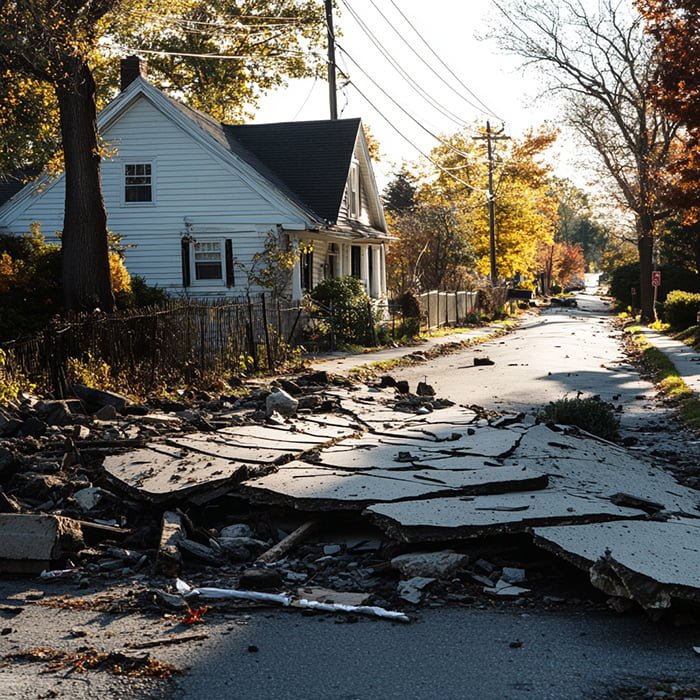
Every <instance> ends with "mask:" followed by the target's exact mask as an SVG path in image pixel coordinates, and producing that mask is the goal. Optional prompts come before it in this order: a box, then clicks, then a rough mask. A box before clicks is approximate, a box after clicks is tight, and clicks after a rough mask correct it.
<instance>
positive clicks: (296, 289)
mask: <svg viewBox="0 0 700 700" xmlns="http://www.w3.org/2000/svg"><path fill="white" fill-rule="evenodd" d="M291 243H292V251H293V252H294V267H293V268H292V301H301V298H302V296H303V294H302V291H301V259H300V258H299V239H298V238H297V237H296V236H294V237H293V238H292V241H291Z"/></svg>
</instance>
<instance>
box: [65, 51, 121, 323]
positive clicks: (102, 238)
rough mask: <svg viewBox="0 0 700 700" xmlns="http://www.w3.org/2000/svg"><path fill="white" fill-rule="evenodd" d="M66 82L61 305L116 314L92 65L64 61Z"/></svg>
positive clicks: (79, 61) (77, 309) (75, 59)
mask: <svg viewBox="0 0 700 700" xmlns="http://www.w3.org/2000/svg"><path fill="white" fill-rule="evenodd" d="M64 66H65V68H66V72H67V79H66V80H65V81H61V84H59V85H57V86H56V96H57V97H58V105H59V109H60V115H61V136H62V139H63V153H64V159H65V181H66V210H65V217H64V221H63V239H62V266H63V301H64V305H65V308H66V309H67V310H69V311H92V310H94V309H97V308H99V309H101V310H102V311H108V312H109V311H113V310H114V295H113V294H112V284H111V276H110V270H109V248H108V243H107V212H106V211H105V205H104V199H103V197H102V184H101V180H100V154H99V146H98V137H97V108H96V103H95V81H94V79H93V77H92V73H91V71H90V68H89V67H88V65H87V64H86V63H85V62H84V61H82V60H80V59H77V58H73V57H70V58H67V59H65V61H64Z"/></svg>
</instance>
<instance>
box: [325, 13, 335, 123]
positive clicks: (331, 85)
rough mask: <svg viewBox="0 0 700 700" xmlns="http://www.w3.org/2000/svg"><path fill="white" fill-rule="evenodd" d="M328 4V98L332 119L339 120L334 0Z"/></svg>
mask: <svg viewBox="0 0 700 700" xmlns="http://www.w3.org/2000/svg"><path fill="white" fill-rule="evenodd" d="M325 2H326V29H327V30H328V98H329V101H330V106H331V119H337V118H338V98H337V95H336V87H335V30H334V29H333V0H325Z"/></svg>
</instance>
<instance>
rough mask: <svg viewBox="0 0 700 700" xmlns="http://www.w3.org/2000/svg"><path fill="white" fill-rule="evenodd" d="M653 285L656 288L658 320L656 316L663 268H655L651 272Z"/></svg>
mask: <svg viewBox="0 0 700 700" xmlns="http://www.w3.org/2000/svg"><path fill="white" fill-rule="evenodd" d="M651 286H652V287H653V288H654V320H655V321H658V320H659V319H658V317H657V316H656V298H657V296H658V294H659V287H660V286H661V270H654V271H653V272H652V273H651Z"/></svg>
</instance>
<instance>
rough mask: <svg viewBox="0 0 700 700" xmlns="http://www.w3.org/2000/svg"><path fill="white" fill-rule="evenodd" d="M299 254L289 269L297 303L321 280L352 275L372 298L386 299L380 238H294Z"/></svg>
mask: <svg viewBox="0 0 700 700" xmlns="http://www.w3.org/2000/svg"><path fill="white" fill-rule="evenodd" d="M291 245H292V247H293V248H294V249H295V250H297V251H299V255H298V256H296V259H295V264H294V268H293V270H292V301H299V300H300V299H301V298H302V297H303V295H304V294H305V293H308V292H310V291H311V290H312V289H313V288H314V287H315V286H316V285H317V284H318V283H319V282H321V281H322V280H324V279H333V278H336V277H345V276H348V275H349V276H352V277H356V278H357V279H359V280H361V281H362V283H363V285H364V287H365V289H366V290H367V294H368V295H369V297H370V298H371V299H384V298H385V297H386V244H385V241H383V240H380V239H369V240H367V239H365V240H357V241H352V242H347V240H344V241H343V240H340V239H336V240H332V239H329V240H317V239H311V238H307V237H301V236H295V237H292V239H291Z"/></svg>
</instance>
